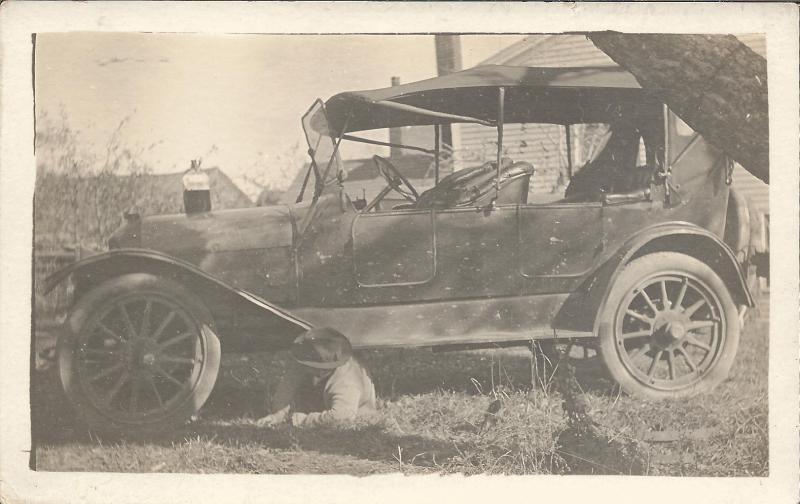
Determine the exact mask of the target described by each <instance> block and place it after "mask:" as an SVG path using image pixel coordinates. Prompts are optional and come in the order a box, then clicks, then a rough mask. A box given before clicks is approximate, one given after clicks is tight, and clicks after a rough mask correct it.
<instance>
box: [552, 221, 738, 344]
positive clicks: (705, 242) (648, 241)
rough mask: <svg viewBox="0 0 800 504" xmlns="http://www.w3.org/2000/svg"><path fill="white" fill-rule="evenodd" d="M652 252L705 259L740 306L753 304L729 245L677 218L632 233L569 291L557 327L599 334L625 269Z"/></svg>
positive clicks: (560, 311)
mask: <svg viewBox="0 0 800 504" xmlns="http://www.w3.org/2000/svg"><path fill="white" fill-rule="evenodd" d="M653 252H679V253H682V254H686V255H689V256H692V257H694V258H696V259H698V260H700V261H703V262H704V263H706V264H708V265H709V266H710V267H711V268H712V269H713V270H714V271H715V272H716V273H717V274H718V275H719V276H720V278H721V279H722V280H723V282H725V285H726V286H727V287H728V290H729V292H730V294H731V297H732V298H733V301H734V303H735V304H736V305H737V306H754V302H753V297H752V296H751V294H750V291H749V290H748V288H747V283H746V280H745V275H744V273H743V271H742V267H741V265H740V264H739V262H738V261H737V260H736V256H735V255H734V253H733V251H732V250H731V249H730V247H728V246H727V245H726V244H725V242H723V241H722V240H721V239H720V238H719V237H717V236H716V235H715V234H713V233H711V232H710V231H708V230H706V229H703V228H701V227H699V226H696V225H694V224H689V223H684V222H674V223H665V224H659V225H656V226H652V227H650V228H646V229H644V230H642V231H640V232H639V233H637V234H636V235H634V236H633V237H631V238H630V239H629V240H628V241H627V242H626V243H625V244H624V245H623V246H622V247H620V249H619V250H618V251H617V252H616V253H615V254H614V255H613V256H612V257H611V258H610V259H608V260H607V261H606V262H605V263H603V264H602V265H601V266H600V267H598V268H597V269H596V270H595V271H593V272H592V273H591V274H590V275H589V276H588V277H587V279H586V280H585V281H584V282H583V283H582V284H581V285H580V287H579V288H578V289H576V291H575V292H574V293H573V294H572V295H570V297H569V298H568V299H567V301H565V303H564V305H563V306H562V307H561V309H560V310H559V313H558V314H557V315H556V317H555V319H554V322H553V326H554V328H555V329H556V330H558V329H567V330H571V331H592V333H593V334H595V335H597V334H598V327H597V323H598V319H599V314H600V313H602V310H603V308H604V307H605V302H606V299H607V298H608V293H609V290H610V288H611V286H612V285H614V282H615V281H616V279H617V277H618V276H619V274H620V272H621V271H622V269H623V268H624V267H625V266H626V265H627V264H628V263H630V262H631V261H633V260H634V259H636V258H638V257H641V256H643V255H646V254H650V253H653Z"/></svg>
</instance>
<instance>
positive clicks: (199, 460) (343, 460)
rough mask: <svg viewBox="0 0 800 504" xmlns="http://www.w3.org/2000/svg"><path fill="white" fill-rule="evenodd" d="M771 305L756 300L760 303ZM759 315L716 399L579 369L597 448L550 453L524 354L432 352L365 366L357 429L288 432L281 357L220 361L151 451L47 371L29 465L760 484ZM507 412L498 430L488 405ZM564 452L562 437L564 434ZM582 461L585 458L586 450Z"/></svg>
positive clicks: (39, 390)
mask: <svg viewBox="0 0 800 504" xmlns="http://www.w3.org/2000/svg"><path fill="white" fill-rule="evenodd" d="M766 301H768V300H765V302H766ZM766 318H768V317H765V316H764V313H762V314H761V316H760V317H754V318H752V319H751V320H750V321H749V322H748V324H747V326H746V327H745V330H744V333H743V335H742V339H741V343H740V347H739V354H738V357H737V360H736V363H735V365H734V368H733V370H732V372H731V377H730V378H729V379H728V380H727V381H726V382H724V383H723V384H721V385H720V386H719V387H717V389H715V390H714V392H713V393H711V394H708V395H704V396H700V397H695V398H692V399H686V400H681V401H673V402H650V401H646V400H642V399H638V398H634V397H628V396H625V395H622V394H620V393H619V390H618V389H617V387H615V386H614V385H613V384H612V383H611V382H610V381H609V380H607V379H606V378H604V377H603V375H602V372H600V371H599V370H597V369H593V366H591V365H589V366H584V367H583V368H578V381H579V383H580V384H581V387H582V389H583V394H582V397H583V399H582V401H583V404H584V405H585V406H586V408H587V409H588V412H589V414H590V415H591V418H592V420H593V421H594V422H595V423H596V424H597V425H598V429H599V431H601V432H602V433H603V434H604V435H605V437H606V439H607V440H609V441H611V442H613V443H617V444H619V443H620V442H621V443H622V444H623V445H624V446H626V447H627V448H626V449H629V450H632V451H634V452H635V454H636V457H637V458H638V460H639V461H640V463H637V464H632V463H629V462H630V461H629V460H628V459H627V458H626V457H623V456H621V455H618V454H616V452H614V454H612V455H611V456H609V453H604V451H608V450H607V449H606V447H605V445H602V446H594V447H593V448H592V449H591V450H586V449H585V447H583V448H581V447H580V446H567V445H565V443H564V442H559V441H558V439H559V435H560V434H562V432H563V431H564V429H565V427H566V425H567V421H566V418H565V414H564V412H563V410H562V406H561V403H562V401H561V396H560V395H559V394H558V392H556V391H555V390H554V387H552V386H551V385H550V384H542V383H539V384H537V385H536V386H534V387H531V385H530V383H531V368H530V357H529V355H530V354H529V352H527V351H526V350H491V351H488V350H483V351H471V352H451V353H433V352H431V351H430V350H391V351H390V350H384V351H371V352H368V353H365V354H364V355H363V357H364V360H365V361H366V363H367V365H368V366H369V367H370V369H371V370H372V371H373V374H374V377H375V381H376V385H377V387H378V394H379V397H380V398H381V400H382V407H381V409H380V412H379V414H378V415H377V417H376V418H373V419H370V420H369V421H361V422H359V423H356V424H354V425H349V426H340V427H329V428H324V429H313V430H306V431H292V430H290V429H289V428H288V427H282V428H278V429H259V428H257V427H255V426H254V424H253V420H254V419H255V418H257V417H259V416H261V415H262V414H265V413H266V411H267V408H268V397H269V395H270V391H271V390H272V389H273V388H274V386H275V384H276V383H277V381H278V380H279V378H280V374H281V371H282V369H283V365H284V362H283V361H282V359H281V357H280V356H271V355H263V354H253V355H228V356H225V357H224V359H223V364H222V370H221V372H220V375H221V376H220V379H219V381H218V384H217V387H216V389H215V391H214V393H213V394H212V397H211V398H210V399H209V401H208V403H206V405H205V406H204V407H203V409H202V411H201V414H200V417H199V418H197V419H196V421H194V422H192V423H190V424H188V425H186V426H185V427H183V428H182V429H180V430H178V431H174V432H171V433H169V434H167V435H165V436H162V437H159V438H154V439H151V440H148V441H147V442H131V441H128V442H115V443H110V444H109V443H104V442H103V441H101V440H99V439H96V438H93V437H91V436H90V435H89V433H88V432H86V430H85V429H83V428H82V427H81V426H80V425H79V424H76V423H75V422H74V420H73V417H72V413H71V411H70V410H69V407H68V406H67V405H66V404H65V401H64V398H63V395H62V394H61V392H60V389H59V385H58V379H57V377H56V374H55V372H54V369H53V367H52V366H50V367H48V366H46V365H44V366H42V367H43V368H46V369H43V370H41V371H39V372H37V373H36V376H35V377H34V378H35V379H34V389H33V392H34V393H33V401H32V405H33V409H34V418H33V429H34V438H35V440H36V442H37V443H36V445H37V446H36V448H35V461H36V467H37V469H40V470H59V471H72V470H92V471H122V472H129V471H130V472H143V471H154V472H200V473H210V472H234V473H346V474H356V475H368V474H373V473H385V472H396V471H401V472H404V473H407V474H411V473H426V472H441V473H452V472H461V473H466V474H476V473H508V474H531V473H537V474H565V473H571V472H581V473H601V474H627V473H639V474H649V475H674V476H679V475H680V476H683V475H703V476H765V475H767V473H768V466H767V463H768V453H767V450H768V437H767V432H768V422H767V353H768V352H767V342H768V331H767V323H766V320H765V319H766ZM496 399H501V400H502V409H501V410H500V412H499V413H498V416H497V421H496V423H494V425H488V426H483V425H482V424H483V420H484V418H485V411H486V408H487V407H488V405H489V404H490V403H491V402H492V401H494V400H496ZM562 441H563V436H562ZM582 450H583V451H582Z"/></svg>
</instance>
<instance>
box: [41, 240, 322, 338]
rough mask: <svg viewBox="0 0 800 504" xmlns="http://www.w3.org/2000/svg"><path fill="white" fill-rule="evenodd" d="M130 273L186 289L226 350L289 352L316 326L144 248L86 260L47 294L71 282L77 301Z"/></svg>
mask: <svg viewBox="0 0 800 504" xmlns="http://www.w3.org/2000/svg"><path fill="white" fill-rule="evenodd" d="M128 273H150V274H153V275H158V276H161V277H165V278H169V279H171V280H173V281H175V282H178V283H180V284H181V285H184V286H186V287H187V288H188V289H189V290H191V291H192V292H193V293H194V294H195V295H197V296H198V297H199V298H200V299H201V300H202V301H203V303H204V304H205V305H206V306H207V307H208V309H209V310H210V311H211V314H212V317H213V318H214V324H215V326H216V327H215V329H216V332H217V333H218V335H219V336H220V340H221V342H222V345H223V350H224V351H229V352H230V351H247V350H276V349H279V348H285V347H286V346H288V343H289V342H291V340H292V339H293V338H294V337H295V336H297V335H298V334H300V333H301V332H303V331H305V330H307V329H310V328H311V324H309V323H308V322H306V321H305V320H303V319H301V318H299V317H297V316H295V315H293V314H291V313H289V312H288V311H286V310H284V309H282V308H279V307H277V306H275V305H273V304H271V303H268V302H267V301H265V300H263V299H261V298H260V297H258V296H255V295H253V294H251V293H249V292H246V291H243V290H241V289H237V288H235V287H233V286H231V285H228V284H227V283H225V282H223V281H221V280H219V279H217V278H214V277H212V276H211V275H209V274H207V273H206V272H204V271H203V270H201V269H199V268H197V267H196V266H194V265H193V264H190V263H187V262H185V261H182V260H181V259H177V258H175V257H172V256H169V255H166V254H162V253H160V252H155V251H152V250H144V249H115V250H112V251H109V252H105V253H102V254H97V255H94V256H91V257H87V258H86V259H83V260H81V261H78V262H76V263H73V264H71V265H70V266H68V267H66V268H64V269H61V270H59V271H57V272H56V273H54V274H53V275H51V276H50V277H48V278H47V280H46V281H45V292H49V291H51V290H52V289H53V288H54V287H55V286H56V285H58V284H60V283H61V282H64V281H65V280H66V279H67V278H69V277H72V279H73V282H74V284H75V298H76V300H77V299H78V298H79V297H80V296H82V295H83V294H85V293H86V292H88V291H89V290H91V289H92V288H93V287H95V286H97V285H99V284H100V283H102V282H104V281H106V280H108V279H110V278H113V277H116V276H119V275H125V274H128Z"/></svg>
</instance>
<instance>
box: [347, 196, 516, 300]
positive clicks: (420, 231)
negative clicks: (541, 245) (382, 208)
mask: <svg viewBox="0 0 800 504" xmlns="http://www.w3.org/2000/svg"><path fill="white" fill-rule="evenodd" d="M516 214H517V210H516V207H515V206H507V207H497V208H494V209H488V210H487V209H476V208H457V209H446V210H402V211H393V212H379V213H368V214H361V215H359V216H358V217H357V218H356V219H355V221H354V223H353V241H352V242H353V259H354V270H355V280H356V283H357V285H358V290H359V295H360V301H361V302H362V303H366V304H382V303H397V302H406V303H409V302H411V303H413V302H425V301H438V300H447V299H471V298H479V297H486V296H505V295H513V294H517V293H518V289H519V284H520V280H521V278H520V277H519V273H518V272H517V271H516V268H515V264H516V252H517V249H518V247H517V244H516V240H517V223H516V220H517V215H516Z"/></svg>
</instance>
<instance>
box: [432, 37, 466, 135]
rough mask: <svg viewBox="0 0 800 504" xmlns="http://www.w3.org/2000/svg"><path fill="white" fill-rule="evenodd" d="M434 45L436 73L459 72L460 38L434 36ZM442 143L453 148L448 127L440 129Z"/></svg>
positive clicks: (451, 132)
mask: <svg viewBox="0 0 800 504" xmlns="http://www.w3.org/2000/svg"><path fill="white" fill-rule="evenodd" d="M434 43H435V44H436V73H437V75H447V74H450V73H453V72H458V71H459V70H461V37H460V36H459V35H434ZM442 143H443V144H446V145H449V146H451V147H452V146H453V131H452V129H451V128H450V126H449V125H446V126H443V127H442Z"/></svg>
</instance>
